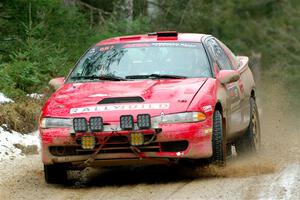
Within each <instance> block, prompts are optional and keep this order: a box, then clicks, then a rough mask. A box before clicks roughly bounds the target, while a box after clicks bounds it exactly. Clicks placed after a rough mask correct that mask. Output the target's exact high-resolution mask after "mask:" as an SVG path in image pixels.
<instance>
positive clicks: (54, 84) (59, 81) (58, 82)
mask: <svg viewBox="0 0 300 200" xmlns="http://www.w3.org/2000/svg"><path fill="white" fill-rule="evenodd" d="M64 82H65V78H64V77H59V78H54V79H51V80H50V81H49V86H50V87H51V88H53V89H54V90H57V89H58V88H60V87H61V86H62V85H63V84H64Z"/></svg>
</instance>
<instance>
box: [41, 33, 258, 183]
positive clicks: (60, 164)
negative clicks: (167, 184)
mask: <svg viewBox="0 0 300 200" xmlns="http://www.w3.org/2000/svg"><path fill="white" fill-rule="evenodd" d="M50 85H51V86H53V87H54V88H56V89H57V90H56V92H55V93H54V94H53V95H52V96H51V97H50V98H49V99H48V101H47V102H46V104H45V105H44V108H43V110H42V113H41V119H40V124H39V131H40V138H41V143H42V160H43V163H44V172H45V179H46V182H48V183H57V182H61V181H64V180H66V178H67V170H70V169H83V168H85V167H88V166H91V167H102V166H119V165H141V164H164V163H170V162H176V161H179V160H180V159H191V160H200V159H207V160H209V161H210V162H213V163H225V161H226V157H227V156H228V155H229V154H230V153H231V146H232V145H234V146H235V148H236V151H237V153H238V154H243V153H246V152H251V151H252V152H253V151H256V150H257V149H258V148H259V146H260V127H259V116H258V111H257V106H256V103H255V95H256V93H255V84H254V80H253V76H252V73H251V71H250V69H249V67H248V57H245V56H235V55H234V54H233V53H232V52H231V51H230V49H228V48H227V47H226V46H225V45H224V44H223V43H222V42H220V41H219V40H218V39H216V38H215V37H213V36H211V35H205V34H190V33H177V32H173V31H169V32H155V33H149V34H146V35H134V36H124V37H116V38H111V39H107V40H104V41H101V42H99V43H97V44H96V45H94V46H93V47H91V48H90V49H89V50H88V51H87V52H86V53H85V54H84V55H83V56H82V57H81V58H80V59H79V61H78V62H77V64H76V65H75V67H74V69H73V70H72V71H71V72H70V74H69V75H68V76H67V78H66V79H64V78H56V79H53V80H51V81H50Z"/></svg>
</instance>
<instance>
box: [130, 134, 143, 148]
mask: <svg viewBox="0 0 300 200" xmlns="http://www.w3.org/2000/svg"><path fill="white" fill-rule="evenodd" d="M130 144H131V145H132V146H140V145H143V144H144V135H143V134H141V133H131V134H130Z"/></svg>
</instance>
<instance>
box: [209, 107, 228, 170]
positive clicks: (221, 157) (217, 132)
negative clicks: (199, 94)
mask: <svg viewBox="0 0 300 200" xmlns="http://www.w3.org/2000/svg"><path fill="white" fill-rule="evenodd" d="M224 128H225V127H224V126H223V121H222V114H221V112H220V111H219V110H216V111H215V113H214V116H213V135H212V148H213V156H212V163H213V164H216V165H225V164H226V146H227V144H226V138H225V130H224Z"/></svg>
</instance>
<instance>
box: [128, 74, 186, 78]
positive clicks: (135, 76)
mask: <svg viewBox="0 0 300 200" xmlns="http://www.w3.org/2000/svg"><path fill="white" fill-rule="evenodd" d="M126 78H128V79H147V78H151V79H160V78H170V79H180V78H187V77H186V76H180V75H172V74H146V75H130V76H126Z"/></svg>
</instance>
